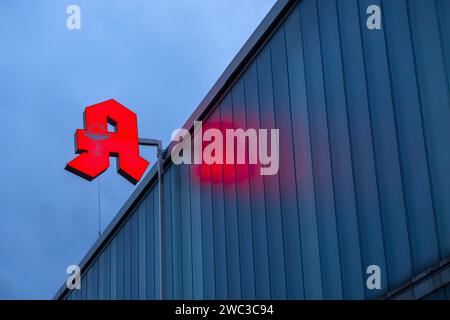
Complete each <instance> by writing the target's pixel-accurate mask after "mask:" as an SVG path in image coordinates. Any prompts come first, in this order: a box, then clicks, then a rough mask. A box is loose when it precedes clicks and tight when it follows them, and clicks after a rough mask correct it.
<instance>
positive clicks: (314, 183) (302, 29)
mask: <svg viewBox="0 0 450 320" xmlns="http://www.w3.org/2000/svg"><path fill="white" fill-rule="evenodd" d="M301 10H302V7H300V6H299V17H300V26H301V28H300V33H301V39H302V57H303V65H304V66H305V42H304V28H303V19H302V15H301ZM304 73H305V93H306V95H305V98H306V111H307V114H308V119H307V121H308V133H309V149H310V151H311V152H310V154H311V156H310V161H311V174H312V178H313V189H314V215H315V217H316V229H317V240H318V245H317V249H318V251H319V261H320V286H321V288H322V290H321V291H322V298H323V296H324V283H323V273H324V266H323V261H322V260H323V259H322V252H321V251H322V248H321V245H320V243H321V241H320V227H319V223H320V221H319V216H318V215H319V214H318V210H317V190H316V175H315V172H314V167H315V166H314V155H313V146H312V140H311V115H310V112H309V110H310V107H311V106H310V104H309V100H310V99H309V94H308V77H307V71H306V68H305V69H304Z"/></svg>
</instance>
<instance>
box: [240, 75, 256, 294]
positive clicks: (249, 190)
mask: <svg viewBox="0 0 450 320" xmlns="http://www.w3.org/2000/svg"><path fill="white" fill-rule="evenodd" d="M248 70H249V69H247V71H248ZM247 76H248V73H247V74H246V75H245V76H243V78H242V79H243V81H242V83H243V86H244V90H243V91H244V116H245V129H246V130H247V129H248V127H247V126H248V123H247V94H246V85H245V80H246V79H247ZM249 152H250V151H249ZM248 161H249V163H250V160H248ZM247 175H248V177H249V178H248V179H249V180H248V194H249V207H250V216H249V218H250V230H251V234H252V242H251V245H252V265H253V273H252V276H253V286H254V287H253V293H254V297H255V298H256V276H255V270H256V268H255V246H254V242H255V241H254V239H255V234H254V231H253V209H252V191H251V184H250V167H249V165H247Z"/></svg>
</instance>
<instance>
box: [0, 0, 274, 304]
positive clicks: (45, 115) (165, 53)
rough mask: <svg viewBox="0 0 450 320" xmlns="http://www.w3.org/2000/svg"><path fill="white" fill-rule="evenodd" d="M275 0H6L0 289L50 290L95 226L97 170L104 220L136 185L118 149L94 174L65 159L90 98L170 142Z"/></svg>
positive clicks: (1, 25)
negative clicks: (75, 15)
mask: <svg viewBox="0 0 450 320" xmlns="http://www.w3.org/2000/svg"><path fill="white" fill-rule="evenodd" d="M274 3H275V0H214V1H207V0H177V1H164V0H151V1H148V0H132V1H125V0H122V1H119V0H115V1H111V0H91V1H88V0H77V1H53V0H45V1H25V0H3V1H1V2H0V49H1V50H0V148H1V157H0V168H1V170H0V219H1V220H0V299H49V298H52V297H53V295H54V294H55V293H56V291H57V289H58V288H59V287H60V286H61V285H62V284H63V283H64V282H65V279H66V276H67V274H66V268H67V266H68V265H71V264H77V263H78V262H79V261H80V260H81V259H82V257H83V256H84V255H85V253H86V252H87V251H88V250H89V248H90V247H91V246H92V245H93V243H94V242H95V240H96V239H97V238H98V203H99V202H98V201H99V199H98V183H99V181H100V186H101V195H100V196H101V229H102V230H104V229H105V227H106V226H107V225H108V223H109V222H110V221H111V219H112V218H113V217H114V216H115V215H116V213H117V212H118V210H119V209H120V207H121V206H122V205H123V204H124V203H125V201H126V200H127V198H128V197H129V195H130V194H131V193H132V191H133V190H134V188H135V186H133V185H132V184H130V183H129V182H128V181H127V180H126V179H124V178H123V177H122V176H121V175H118V174H117V173H116V168H115V162H114V161H112V162H111V167H110V169H109V170H108V171H107V172H105V173H104V174H102V175H101V177H100V178H99V179H96V180H94V181H92V182H88V181H86V180H83V179H81V178H80V177H78V176H76V175H73V174H71V173H69V172H68V171H66V170H64V167H65V165H66V163H67V162H68V161H70V160H72V159H73V158H74V157H75V156H76V155H75V154H74V141H73V138H74V132H75V130H76V129H77V128H82V127H83V110H84V108H85V107H86V106H89V105H92V104H96V103H99V102H102V101H104V100H108V99H115V100H117V101H118V102H120V103H121V104H123V105H125V106H126V107H128V108H129V109H131V110H133V111H134V112H136V113H137V116H138V125H139V136H140V137H145V138H160V139H162V140H163V142H164V145H167V143H168V142H169V139H170V134H171V132H172V131H173V130H174V129H176V128H179V127H181V126H182V125H183V124H184V122H185V121H186V120H187V118H188V117H189V115H190V114H191V113H192V112H193V111H194V110H195V108H196V107H197V106H198V104H199V103H200V101H201V100H202V99H203V97H204V96H205V95H206V93H207V92H208V90H209V89H210V88H211V87H212V85H213V84H214V82H215V81H216V80H217V79H218V78H219V76H220V75H221V73H222V72H223V71H224V70H225V68H226V66H227V65H228V63H229V62H230V61H231V60H232V58H233V57H234V56H235V54H236V53H237V52H238V51H239V49H240V48H241V47H242V46H243V44H244V43H245V41H246V40H247V39H248V37H249V36H250V35H251V33H252V32H253V30H254V29H255V28H256V26H257V25H258V24H259V22H260V21H261V20H262V19H263V17H264V16H265V15H266V14H267V12H268V11H269V9H270V8H271V7H272V5H273V4H274ZM71 4H75V5H78V6H79V7H80V8H81V29H80V30H69V29H67V27H66V20H67V18H68V16H69V15H68V14H67V13H66V9H67V7H68V6H69V5H71ZM141 155H142V156H143V157H145V158H146V159H148V160H150V161H151V165H153V163H154V157H155V151H154V150H152V149H148V148H142V149H141ZM149 168H150V167H149Z"/></svg>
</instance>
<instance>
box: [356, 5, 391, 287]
mask: <svg viewBox="0 0 450 320" xmlns="http://www.w3.org/2000/svg"><path fill="white" fill-rule="evenodd" d="M356 5H357V9H358V28H359V36H360V41H361V49H362V59H363V67H364V78H365V89H366V97H367V106H368V111H369V112H368V116H369V126H370V138H371V142H372V154H373V165H374V169H375V183H376V186H377V199H378V210H379V217H380V222H381V237H382V243H381V244H382V246H383V254H384V266H385V268H386V283H387V286H388V288H389V287H390V282H389V263H388V261H387V260H388V256H387V254H386V246H385V244H384V242H385V241H386V239H385V230H384V229H385V222H384V217H383V202H382V201H381V195H380V183H379V169H378V165H377V150H376V144H375V137H374V133H373V122H372V103H371V101H370V88H369V82H368V80H367V63H366V49H365V46H364V37H363V34H362V27H361V19H362V17H361V5H360V3H359V1H356Z"/></svg>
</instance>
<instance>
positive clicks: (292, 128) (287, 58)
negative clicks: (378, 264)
mask: <svg viewBox="0 0 450 320" xmlns="http://www.w3.org/2000/svg"><path fill="white" fill-rule="evenodd" d="M283 36H284V51H285V55H286V62H285V63H286V76H287V87H288V88H287V89H288V99H289V121H290V127H291V136H292V139H291V141H292V149H293V161H292V162H293V165H294V179H295V200H296V203H295V204H296V211H297V214H296V217H297V228H298V240H299V245H300V258H301V261H300V263H301V271H302V274H301V279H302V292H303V297H305V281H304V274H303V272H304V270H303V255H302V253H303V250H301V247H302V246H301V243H302V239H301V236H300V217H299V212H300V205H299V199H298V184H297V174H295V173H296V172H297V166H296V163H295V154H296V153H295V142H294V141H295V139H294V136H295V135H294V125H293V120H292V99H291V84H290V76H289V55H288V50H287V40H286V28H285V27H283Z"/></svg>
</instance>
